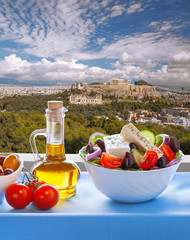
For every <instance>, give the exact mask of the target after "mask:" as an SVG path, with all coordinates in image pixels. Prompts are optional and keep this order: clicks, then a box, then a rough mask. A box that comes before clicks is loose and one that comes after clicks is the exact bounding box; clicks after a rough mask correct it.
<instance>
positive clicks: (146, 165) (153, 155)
mask: <svg viewBox="0 0 190 240" xmlns="http://www.w3.org/2000/svg"><path fill="white" fill-rule="evenodd" d="M157 160H158V154H157V152H155V151H147V152H146V154H145V155H144V156H143V158H142V159H141V161H140V163H139V168H142V169H143V170H149V169H150V168H151V167H153V166H155V165H156V162H157Z"/></svg>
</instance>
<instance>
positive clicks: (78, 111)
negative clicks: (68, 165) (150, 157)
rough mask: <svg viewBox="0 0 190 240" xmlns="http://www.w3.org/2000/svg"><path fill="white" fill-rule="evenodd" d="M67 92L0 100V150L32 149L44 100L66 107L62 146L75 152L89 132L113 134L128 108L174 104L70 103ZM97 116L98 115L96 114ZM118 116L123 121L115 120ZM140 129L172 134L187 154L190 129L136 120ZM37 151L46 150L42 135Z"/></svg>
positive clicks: (41, 123)
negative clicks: (34, 132)
mask: <svg viewBox="0 0 190 240" xmlns="http://www.w3.org/2000/svg"><path fill="white" fill-rule="evenodd" d="M68 94H69V92H67V91H65V92H64V93H62V94H56V95H49V96H24V97H23V96H14V97H7V98H4V99H2V100H1V102H0V110H1V112H0V151H1V152H17V153H19V152H22V153H27V152H31V148H30V144H29V136H30V134H31V132H32V131H34V130H36V129H41V128H45V127H46V119H45V109H46V108H47V101H49V100H62V101H63V102H64V106H65V107H67V108H68V110H69V111H68V112H67V113H66V117H65V148H66V153H78V150H79V149H80V148H81V147H82V146H84V145H86V144H87V143H88V139H89V136H90V135H91V134H92V133H94V132H102V133H105V134H116V133H119V132H120V131H121V128H122V127H123V126H124V125H125V124H126V123H127V122H126V121H125V120H126V119H127V117H128V111H129V110H136V109H152V110H153V111H157V112H160V111H161V109H162V108H163V107H166V106H173V104H171V103H168V102H164V101H160V100H158V101H156V102H154V103H153V102H152V100H148V99H147V100H146V101H147V102H146V103H137V102H134V101H133V102H132V101H131V102H130V101H122V102H118V101H117V100H113V101H112V102H111V103H109V104H103V105H98V106H92V105H86V106H82V105H80V106H78V105H69V102H68ZM97 116H99V117H97ZM116 116H120V117H121V118H122V119H124V120H123V121H120V120H118V118H117V117H116ZM135 125H136V126H137V127H138V129H139V130H142V129H150V130H151V131H153V132H154V133H155V134H158V133H166V134H168V135H170V136H175V137H177V138H178V139H179V141H180V143H181V149H182V151H183V152H184V153H185V154H190V130H188V131H187V130H185V129H184V128H183V127H180V126H172V125H171V126H166V127H163V126H161V125H157V124H151V123H147V124H145V125H138V124H135ZM37 145H38V149H39V152H45V146H46V144H45V139H44V138H43V137H39V138H37Z"/></svg>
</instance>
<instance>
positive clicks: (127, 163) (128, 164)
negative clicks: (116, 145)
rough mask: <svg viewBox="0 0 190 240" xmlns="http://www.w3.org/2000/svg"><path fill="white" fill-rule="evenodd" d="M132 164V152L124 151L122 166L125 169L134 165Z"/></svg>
mask: <svg viewBox="0 0 190 240" xmlns="http://www.w3.org/2000/svg"><path fill="white" fill-rule="evenodd" d="M134 164H135V159H134V157H133V154H132V153H130V152H126V154H125V157H124V159H123V164H122V168H123V169H124V170H126V169H128V168H132V167H134Z"/></svg>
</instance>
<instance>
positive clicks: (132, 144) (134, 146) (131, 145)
mask: <svg viewBox="0 0 190 240" xmlns="http://www.w3.org/2000/svg"><path fill="white" fill-rule="evenodd" d="M129 147H130V149H131V150H132V149H133V148H135V149H138V147H137V145H136V144H135V143H133V142H131V143H129Z"/></svg>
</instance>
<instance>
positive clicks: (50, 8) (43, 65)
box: [0, 0, 190, 85]
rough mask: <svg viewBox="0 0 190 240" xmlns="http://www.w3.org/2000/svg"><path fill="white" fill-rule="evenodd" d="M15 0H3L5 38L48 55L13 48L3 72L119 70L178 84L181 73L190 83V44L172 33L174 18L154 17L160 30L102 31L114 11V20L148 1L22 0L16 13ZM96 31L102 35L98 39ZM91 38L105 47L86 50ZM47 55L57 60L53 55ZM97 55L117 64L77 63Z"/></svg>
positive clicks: (24, 75) (67, 77) (52, 77)
mask: <svg viewBox="0 0 190 240" xmlns="http://www.w3.org/2000/svg"><path fill="white" fill-rule="evenodd" d="M11 2H12V0H1V3H2V4H1V6H0V11H2V12H4V14H0V22H1V37H2V40H4V41H6V40H12V41H13V42H15V43H17V44H22V46H24V48H23V50H22V54H23V52H24V54H26V53H28V54H31V55H34V56H38V57H42V58H43V59H42V60H41V61H37V62H29V61H26V60H23V59H21V58H19V57H18V56H20V55H19V54H18V52H17V56H16V55H14V54H11V55H9V54H8V55H9V56H8V55H7V56H6V57H5V59H4V60H1V61H0V77H9V78H10V77H14V78H15V79H17V80H19V81H24V80H33V81H35V80H37V81H39V79H40V80H41V81H46V80H48V81H58V80H59V81H63V82H64V81H65V82H66V81H68V82H69V81H80V80H81V81H85V80H86V81H93V80H95V81H108V80H109V78H111V77H114V76H116V77H128V78H137V79H138V78H144V79H145V80H148V81H152V82H159V81H160V83H162V82H167V83H168V84H171V85H172V84H173V83H175V84H178V83H177V81H179V79H181V81H182V82H183V83H184V84H186V85H187V84H188V83H189V79H190V70H189V63H190V45H189V43H188V42H187V41H185V40H183V38H182V37H179V35H178V36H175V35H174V34H173V35H172V34H171V33H169V31H170V30H172V29H176V28H177V27H179V26H174V23H173V22H172V21H152V22H150V24H149V27H152V28H153V29H154V31H155V32H147V33H140V32H139V33H136V34H130V35H123V36H119V37H118V36H115V35H113V36H112V38H111V37H110V34H111V32H109V33H108V35H103V34H101V35H98V34H99V32H98V31H99V29H100V28H99V27H102V26H101V24H105V23H106V21H107V20H108V19H110V18H111V17H112V18H114V19H112V21H113V20H115V18H116V17H117V16H120V15H122V14H123V13H125V14H132V13H135V12H140V11H143V9H144V8H145V7H146V6H143V7H144V8H143V7H142V5H141V3H138V4H132V5H130V6H129V7H128V8H126V6H125V4H126V3H125V4H123V3H122V4H120V3H119V2H118V1H116V2H115V1H113V0H103V1H96V0H94V1H90V0H83V1H78V0H69V1H62V0H57V1H56V0H51V1H40V0H30V1H25V0H19V1H14V8H15V9H17V13H15V12H13V10H12V7H10V4H11ZM111 2H112V7H111V6H110V5H111V4H110V3H111ZM113 4H115V5H113ZM102 7H103V9H102ZM40 13H42V14H40ZM127 17H129V16H127ZM102 29H103V28H102ZM167 31H168V32H167ZM101 33H102V32H101ZM96 34H97V35H96ZM95 35H96V36H97V37H96V39H93V37H94V36H95ZM100 36H101V37H100ZM90 39H91V40H92V39H93V42H90ZM110 39H111V40H110ZM108 40H109V41H110V42H109V43H108ZM89 43H90V44H93V43H96V44H95V45H96V46H95V47H97V45H99V46H98V47H99V48H98V49H100V47H102V49H101V50H99V51H96V50H94V51H87V46H88V44H89ZM4 50H5V48H4ZM9 51H10V48H9ZM13 52H14V49H13V51H12V53H13ZM48 57H51V58H53V59H54V60H55V62H51V61H48V60H47V58H48ZM94 59H111V60H114V61H115V63H114V64H113V69H111V70H108V69H103V68H97V67H88V66H87V65H84V64H79V63H78V60H94ZM181 84H182V83H181V82H180V85H181Z"/></svg>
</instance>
